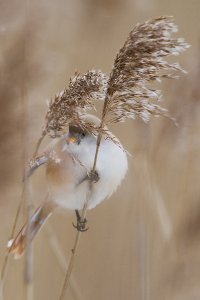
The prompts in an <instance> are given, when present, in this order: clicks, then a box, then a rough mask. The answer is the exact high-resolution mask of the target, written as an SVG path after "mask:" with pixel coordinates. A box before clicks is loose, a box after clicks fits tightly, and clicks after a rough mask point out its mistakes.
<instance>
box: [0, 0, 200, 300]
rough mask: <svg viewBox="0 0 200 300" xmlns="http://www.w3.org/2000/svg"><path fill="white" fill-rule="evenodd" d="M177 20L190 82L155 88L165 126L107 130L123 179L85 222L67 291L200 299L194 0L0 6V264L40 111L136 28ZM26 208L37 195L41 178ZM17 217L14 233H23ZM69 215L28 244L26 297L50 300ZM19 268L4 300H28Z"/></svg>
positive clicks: (199, 114)
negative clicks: (120, 156) (117, 148)
mask: <svg viewBox="0 0 200 300" xmlns="http://www.w3.org/2000/svg"><path fill="white" fill-rule="evenodd" d="M160 15H172V16H174V19H175V23H176V24H178V26H179V33H178V35H179V36H181V37H184V38H185V39H186V41H187V42H188V43H189V44H191V45H192V47H191V48H190V49H189V50H187V51H186V52H184V54H182V55H181V56H180V57H176V60H178V61H179V62H181V64H182V66H183V67H184V68H185V69H186V70H187V71H188V74H187V75H183V76H181V78H180V79H179V80H171V81H166V82H163V83H162V87H160V88H162V89H163V93H164V99H165V101H164V102H163V106H165V107H167V108H168V109H169V110H170V112H171V114H172V115H173V116H174V117H175V118H176V119H177V121H178V123H179V126H178V127H176V126H174V124H173V122H171V121H169V120H166V119H164V118H156V119H154V120H152V121H151V122H150V123H149V124H147V125H146V124H143V123H142V122H141V121H131V122H128V123H126V124H121V125H119V126H118V125H117V126H113V128H112V130H113V132H114V133H115V134H116V135H117V136H118V137H119V138H120V140H121V142H122V143H123V145H124V146H125V147H126V149H127V150H128V151H129V152H130V153H131V154H132V156H129V171H128V174H127V176H126V179H125V180H124V182H123V184H122V186H121V187H120V189H119V190H118V191H117V192H116V193H115V194H114V195H113V197H112V199H110V200H109V201H105V202H103V203H102V204H101V205H99V206H98V207H97V208H96V209H94V210H92V211H90V212H89V213H88V221H89V228H90V229H89V230H88V231H87V232H86V233H85V234H84V235H83V236H82V239H81V244H80V246H79V250H78V255H77V258H76V263H75V266H74V270H73V276H72V280H71V287H70V289H69V290H68V292H67V295H66V299H69V300H71V299H74V300H80V299H81V300H86V299H87V300H92V299H96V300H102V299H106V300H107V299H109V300H110V299H115V300H121V299H124V300H128V299H137V300H160V299H163V300H179V299H181V300H186V299H187V300H188V299H192V300H196V299H200V285H199V278H200V184H199V181H200V138H199V134H200V86H199V77H200V56H199V55H200V53H199V52H200V43H199V37H200V22H199V18H200V2H199V0H190V1H188V0H173V1H172V0H168V1H159V0H52V1H47V0H40V1H39V0H35V1H28V0H11V1H6V0H1V2H0V45H1V46H0V105H1V106H0V108H1V109H0V138H1V143H0V149H1V152H0V164H1V172H0V188H1V200H0V224H1V226H0V263H1V266H2V264H3V260H4V255H5V247H6V244H7V239H8V238H9V236H10V232H11V228H12V224H13V220H14V218H15V214H16V210H17V206H18V203H19V201H20V197H21V190H22V174H23V170H24V161H25V160H27V159H28V158H29V157H31V155H32V153H33V150H34V147H35V144H36V141H37V139H38V137H39V136H40V134H41V130H42V126H43V124H44V116H45V113H46V101H47V100H48V99H50V98H53V97H54V95H55V94H56V93H57V92H58V91H60V90H62V89H63V88H64V87H65V86H67V84H68V80H69V78H70V76H71V75H73V73H74V72H75V70H78V71H79V72H86V71H87V70H89V69H94V68H96V69H101V70H102V71H103V72H109V71H110V70H111V67H112V63H113V60H114V58H115V55H116V53H117V51H118V50H119V48H120V47H121V46H122V45H123V43H124V41H125V39H126V37H127V35H128V33H129V31H130V30H131V29H132V28H133V27H134V26H135V24H136V23H137V22H143V21H146V20H148V19H150V18H153V17H155V16H160ZM31 188H32V191H31V201H32V203H34V205H35V206H36V205H37V204H38V203H40V202H42V200H43V199H44V195H45V177H44V170H42V168H41V170H38V172H37V173H36V174H35V175H34V176H33V179H32V185H31ZM23 220H24V213H23V212H22V213H21V215H20V218H19V222H18V226H17V227H18V228H20V225H21V224H22V223H23ZM73 220H74V214H73V213H72V212H70V211H66V212H60V211H58V212H56V213H55V214H54V215H53V216H52V218H51V219H50V220H49V221H48V223H47V224H46V226H45V228H44V229H43V230H42V231H41V232H40V234H39V235H38V237H37V238H36V240H35V242H34V258H33V273H34V275H33V298H32V299H37V300H44V299H48V300H56V299H59V294H60V290H61V286H62V282H63V279H64V275H65V271H66V264H67V261H68V259H69V257H70V253H71V249H72V245H73V241H74V237H75V230H74V228H73V227H72V221H73ZM23 270H24V259H21V260H13V259H12V258H10V259H9V262H8V268H7V272H6V274H5V278H4V297H3V296H2V299H4V300H10V299H15V300H22V299H27V298H26V297H27V296H26V289H25V286H24V275H23Z"/></svg>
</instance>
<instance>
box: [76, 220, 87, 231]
mask: <svg viewBox="0 0 200 300" xmlns="http://www.w3.org/2000/svg"><path fill="white" fill-rule="evenodd" d="M85 224H86V223H83V222H80V223H78V222H77V225H75V224H74V223H72V225H73V227H74V228H76V229H77V230H78V231H80V232H85V231H87V230H88V229H89V228H85Z"/></svg>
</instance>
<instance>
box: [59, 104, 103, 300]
mask: <svg viewBox="0 0 200 300" xmlns="http://www.w3.org/2000/svg"><path fill="white" fill-rule="evenodd" d="M105 104H106V101H105V102H104V106H105ZM103 111H104V110H103ZM104 118H105V117H103V114H102V119H101V124H100V126H99V134H98V137H97V144H96V151H95V157H94V163H93V167H92V172H93V173H94V172H95V171H96V163H97V158H98V153H99V148H100V144H101V139H102V132H101V130H102V129H103V126H104ZM93 184H95V183H94V182H93V181H92V180H89V191H88V197H87V200H86V202H85V204H84V206H83V209H82V213H81V221H84V220H85V218H86V214H87V207H88V202H89V199H90V193H91V191H92V186H93ZM80 238H81V231H77V233H76V237H75V241H74V246H73V249H72V253H71V257H70V260H69V265H68V268H67V273H66V276H65V279H64V283H63V286H62V290H61V294H60V297H59V300H63V299H64V296H65V294H66V291H67V289H68V287H69V281H70V276H71V273H72V270H73V266H74V261H75V258H76V254H77V249H78V246H79V242H80Z"/></svg>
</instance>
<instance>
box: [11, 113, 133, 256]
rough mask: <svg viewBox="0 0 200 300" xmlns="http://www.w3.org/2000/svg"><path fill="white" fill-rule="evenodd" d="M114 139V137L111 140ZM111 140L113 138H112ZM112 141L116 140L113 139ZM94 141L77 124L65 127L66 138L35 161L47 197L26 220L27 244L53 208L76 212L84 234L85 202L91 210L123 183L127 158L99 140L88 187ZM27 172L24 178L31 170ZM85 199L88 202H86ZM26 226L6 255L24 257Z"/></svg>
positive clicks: (109, 142) (88, 118)
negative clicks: (43, 177)
mask: <svg viewBox="0 0 200 300" xmlns="http://www.w3.org/2000/svg"><path fill="white" fill-rule="evenodd" d="M84 118H85V121H87V122H88V123H90V124H92V125H95V126H99V125H100V120H99V119H98V118H97V117H95V116H92V115H85V117H84ZM113 137H114V136H113ZM114 138H115V137H114ZM115 140H117V139H116V138H115ZM96 144H97V137H96V136H95V135H93V134H91V133H89V132H88V131H86V130H83V129H82V128H81V127H79V126H78V125H77V124H73V123H71V124H69V132H68V134H66V135H64V136H62V137H60V138H58V139H57V140H56V141H53V142H52V144H51V145H50V146H49V148H48V150H47V151H46V152H45V155H42V156H40V157H39V161H40V163H39V164H37V166H38V165H41V164H45V166H46V180H47V184H48V185H47V186H48V191H47V197H46V199H47V200H46V201H45V202H44V203H42V204H41V205H40V207H39V208H38V209H37V210H36V211H35V213H34V214H33V216H32V217H31V220H30V227H29V228H30V231H29V232H30V240H33V238H34V237H35V235H36V233H37V232H38V230H39V229H40V228H41V226H42V225H43V224H44V222H45V221H46V220H47V218H48V217H49V216H50V215H51V214H52V212H53V211H54V210H55V208H56V207H61V208H64V209H73V210H75V211H76V216H77V226H76V228H77V229H78V230H80V231H85V224H84V223H85V222H81V220H80V215H79V211H78V210H81V209H82V208H83V206H84V204H85V202H86V201H87V199H88V206H87V209H92V208H94V207H95V206H97V205H98V204H99V203H101V202H102V201H103V200H105V199H108V198H109V197H110V196H111V195H112V194H113V192H114V191H115V190H116V189H117V187H118V186H119V184H120V183H121V181H122V180H123V178H124V176H125V174H126V172H127V168H128V164H127V155H126V153H125V152H124V150H123V147H122V146H121V147H120V143H119V141H118V143H117V144H116V143H114V142H113V141H112V140H110V139H106V138H105V137H103V138H102V140H101V144H100V148H99V153H98V158H97V162H96V173H95V174H92V176H93V181H95V182H94V183H93V184H92V188H91V190H90V187H91V186H90V185H89V184H88V182H89V181H88V174H89V177H90V173H89V172H88V171H90V170H92V168H93V163H94V157H95V152H96ZM35 168H36V167H35V166H34V167H33V168H32V169H31V170H30V173H29V174H28V176H30V175H31V174H32V172H33V171H34V170H35ZM88 197H89V198H88ZM26 232H27V224H25V225H24V226H23V227H22V229H21V230H20V232H19V233H18V235H17V236H16V238H15V239H14V240H13V241H11V243H10V245H9V253H13V254H14V255H15V257H19V256H21V255H22V254H23V253H24V250H25V240H26Z"/></svg>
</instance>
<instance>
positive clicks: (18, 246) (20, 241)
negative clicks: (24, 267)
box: [8, 201, 56, 258]
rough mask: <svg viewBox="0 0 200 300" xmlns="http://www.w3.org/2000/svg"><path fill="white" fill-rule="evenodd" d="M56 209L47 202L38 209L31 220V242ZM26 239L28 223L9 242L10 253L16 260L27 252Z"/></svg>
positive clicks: (51, 203)
mask: <svg viewBox="0 0 200 300" xmlns="http://www.w3.org/2000/svg"><path fill="white" fill-rule="evenodd" d="M55 208H56V204H55V203H53V202H52V201H46V202H45V203H43V204H42V205H40V206H39V207H38V208H37V209H36V211H35V212H34V214H33V216H32V217H31V220H30V229H29V230H30V231H29V234H30V241H32V240H33V239H34V237H35V235H36V234H37V232H38V231H39V230H40V229H41V227H42V226H43V225H44V223H45V222H46V220H47V219H48V217H50V216H51V214H52V213H53V211H54V209H55ZM26 237H27V223H25V224H24V226H23V227H22V229H21V230H20V232H19V233H18V234H17V236H16V237H15V238H14V240H11V241H9V245H8V252H9V253H11V254H14V258H20V257H21V256H22V255H23V254H24V252H25V250H26Z"/></svg>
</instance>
